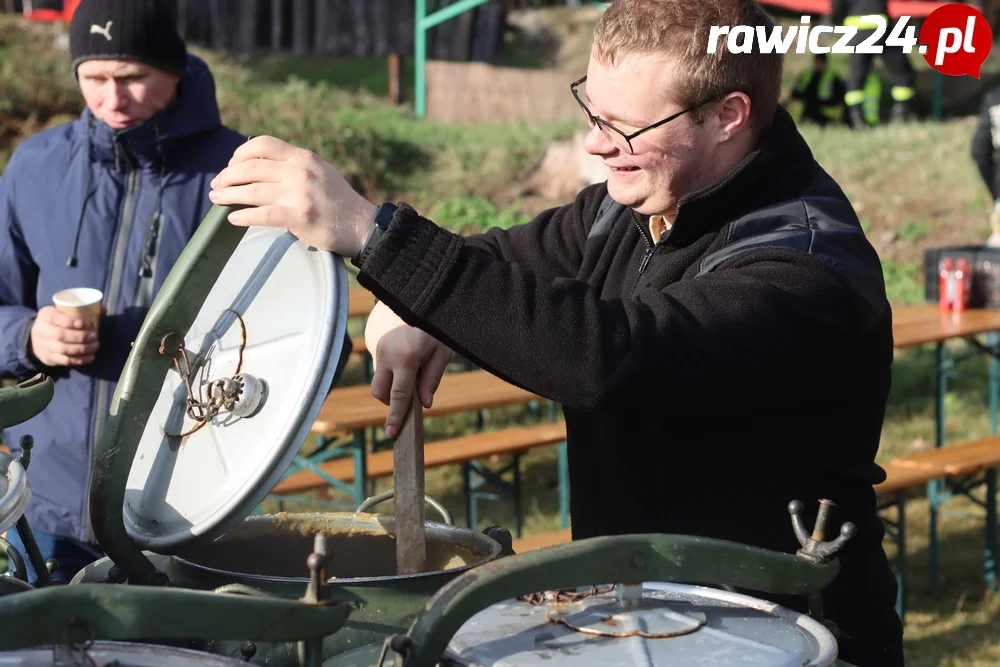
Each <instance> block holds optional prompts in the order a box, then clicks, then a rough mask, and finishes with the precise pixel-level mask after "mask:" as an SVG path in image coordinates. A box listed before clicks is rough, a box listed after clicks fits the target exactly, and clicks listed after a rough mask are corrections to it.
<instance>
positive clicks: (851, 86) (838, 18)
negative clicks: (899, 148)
mask: <svg viewBox="0 0 1000 667" xmlns="http://www.w3.org/2000/svg"><path fill="white" fill-rule="evenodd" d="M831 9H832V12H831V23H832V24H833V25H845V26H854V27H857V29H858V31H857V33H856V34H855V35H854V38H853V39H852V40H851V42H850V44H851V46H854V47H855V48H856V47H857V46H858V45H859V44H861V43H862V42H864V41H865V40H866V39H870V38H871V37H872V35H873V34H874V32H875V30H876V28H877V27H878V26H877V25H876V24H872V23H868V24H862V22H861V17H862V16H869V15H876V16H880V17H882V18H883V19H884V20H885V23H886V28H885V31H884V32H883V33H882V35H881V37H880V38H879V39H878V40H875V41H874V42H870V44H873V45H878V46H880V47H881V48H882V54H881V55H882V61H883V62H884V63H885V66H886V69H888V70H889V75H890V77H891V78H892V80H893V84H894V85H893V87H892V89H891V90H890V95H891V97H892V112H891V117H892V120H894V121H904V120H906V119H907V117H908V116H909V114H910V104H911V101H912V100H913V97H914V95H915V93H916V91H915V89H914V87H913V86H914V83H915V82H916V78H917V75H916V72H915V71H914V69H913V66H912V65H911V64H910V60H909V58H908V57H907V55H906V54H905V53H904V52H903V49H902V47H900V46H898V45H893V46H889V45H887V44H886V43H885V40H886V38H887V37H888V36H889V35H890V34H892V30H893V27H894V25H895V23H894V22H893V21H890V20H889V9H888V2H887V0H833V2H832V3H831ZM874 55H875V54H871V53H857V52H855V53H852V54H851V55H850V57H849V58H850V59H849V60H848V73H847V93H846V94H845V95H844V103H845V104H846V105H847V115H848V119H849V121H850V124H851V127H855V128H858V127H865V126H867V125H868V124H869V123H868V122H866V118H865V113H864V101H865V90H864V89H865V84H866V82H867V81H868V73H869V72H870V71H871V65H872V57H873V56H874Z"/></svg>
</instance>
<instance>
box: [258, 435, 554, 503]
mask: <svg viewBox="0 0 1000 667" xmlns="http://www.w3.org/2000/svg"><path fill="white" fill-rule="evenodd" d="M565 439H566V424H565V423H564V422H561V421H559V422H551V423H545V424H539V425H538V426H518V427H513V428H505V429H502V430H498V431H486V432H484V433H476V434H473V435H465V436H461V437H458V438H451V439H448V440H439V441H436V442H428V443H424V467H425V468H428V469H430V468H438V467H441V466H446V465H451V464H455V463H465V462H466V461H468V460H470V459H482V458H487V457H489V456H494V455H501V456H502V455H510V454H523V453H525V452H527V451H528V450H530V449H532V448H534V447H539V446H541V445H551V444H555V443H557V442H562V441H563V440H565ZM366 462H367V463H366V468H367V477H368V479H380V478H382V477H389V476H391V475H392V450H391V449H389V450H383V451H380V452H375V453H371V454H367V455H366ZM319 468H320V469H321V470H323V472H325V473H327V474H328V475H330V476H332V477H336V478H337V479H339V480H341V481H343V482H351V481H353V480H354V461H353V459H347V458H342V459H335V460H333V461H327V462H326V463H321V464H320V465H319ZM326 485H327V483H326V481H325V480H324V479H323V478H322V477H320V476H319V475H317V474H316V473H314V472H313V471H311V470H300V471H298V472H296V473H293V474H291V475H289V476H288V477H285V478H284V479H283V480H281V481H280V482H278V484H277V485H276V486H275V487H274V489H273V492H274V493H276V494H279V495H291V494H296V493H303V492H307V491H313V490H316V489H320V488H323V487H325V486H326Z"/></svg>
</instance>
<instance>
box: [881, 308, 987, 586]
mask: <svg viewBox="0 0 1000 667" xmlns="http://www.w3.org/2000/svg"><path fill="white" fill-rule="evenodd" d="M892 329H893V346H894V347H895V348H896V349H908V348H914V347H919V346H922V345H929V344H933V345H934V346H935V361H934V385H935V387H934V391H935V405H934V421H935V433H934V446H935V447H943V446H944V445H945V396H946V394H947V391H948V388H947V377H948V375H949V374H950V373H951V372H952V371H953V369H954V368H955V366H956V365H957V364H958V363H959V362H960V361H961V360H963V359H965V358H967V357H969V356H971V355H973V354H979V353H981V354H986V355H988V356H989V357H990V364H989V410H990V425H991V429H990V433H991V434H992V435H996V434H997V397H998V385H1000V383H998V378H1000V373H998V369H1000V362H998V355H1000V335H998V334H1000V310H994V309H988V308H970V309H966V310H964V311H962V312H951V311H942V310H940V309H939V308H938V307H937V305H936V304H921V305H915V306H899V307H896V308H893V326H892ZM980 338H985V342H983V341H981V340H980ZM954 340H962V341H965V342H966V343H967V344H969V345H970V346H971V347H972V348H973V350H972V351H971V352H967V353H965V354H963V355H961V356H958V355H955V356H953V355H950V354H949V352H948V349H947V343H949V342H950V341H954ZM984 483H985V486H986V497H987V502H986V503H985V509H986V521H987V525H986V528H987V535H988V537H987V561H988V563H992V562H995V561H996V557H997V554H995V553H993V554H992V555H991V554H990V553H989V552H990V551H992V550H993V549H994V546H993V545H995V544H996V539H995V535H996V533H995V531H996V507H995V505H996V503H995V501H994V498H995V496H996V491H997V484H996V470H995V469H994V470H989V471H987V472H986V473H985V479H984ZM968 490H969V489H968V488H966V489H961V490H959V491H957V492H956V491H951V490H948V489H946V488H945V482H944V481H940V480H938V481H932V482H929V483H928V489H927V498H928V502H929V504H930V521H929V531H930V534H929V540H930V542H929V545H928V556H929V563H928V567H929V578H930V583H931V585H932V586H934V585H936V584H937V581H938V549H937V547H938V540H937V519H938V513H939V509H940V506H941V505H942V504H943V503H944V502H945V501H947V500H948V499H950V498H952V497H955V496H957V495H967V496H968V493H967V492H968ZM973 500H974V501H975V502H976V503H977V504H982V503H980V502H979V501H978V500H975V499H973ZM986 578H987V584H988V585H989V587H990V588H993V589H995V588H996V583H997V582H996V579H995V577H994V575H993V568H992V566H991V565H988V566H987V577H986Z"/></svg>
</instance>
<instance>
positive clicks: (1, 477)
mask: <svg viewBox="0 0 1000 667" xmlns="http://www.w3.org/2000/svg"><path fill="white" fill-rule="evenodd" d="M30 502H31V487H30V486H28V476H27V473H25V471H24V467H23V466H22V465H21V463H20V461H18V460H17V459H15V458H14V457H13V456H11V455H10V454H7V453H6V452H0V534H3V533H5V532H7V531H8V530H9V529H11V528H13V527H14V524H15V523H17V520H18V519H20V518H21V516H23V515H24V511H25V510H26V509H28V503H30Z"/></svg>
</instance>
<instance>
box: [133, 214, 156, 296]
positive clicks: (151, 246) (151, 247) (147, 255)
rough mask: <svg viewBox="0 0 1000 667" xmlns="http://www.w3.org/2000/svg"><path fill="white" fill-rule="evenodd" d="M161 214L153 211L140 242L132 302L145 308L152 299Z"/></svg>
mask: <svg viewBox="0 0 1000 667" xmlns="http://www.w3.org/2000/svg"><path fill="white" fill-rule="evenodd" d="M162 223H163V216H162V215H160V214H159V213H157V212H155V211H154V212H153V219H152V220H151V221H150V223H149V226H148V227H147V228H146V239H145V241H143V244H142V260H141V262H140V267H139V282H138V283H137V284H136V288H135V298H134V299H133V303H134V304H135V305H136V306H137V307H139V308H145V307H146V306H148V305H149V304H150V303H152V301H153V283H154V281H155V280H156V255H157V253H158V252H159V250H160V238H161V234H160V231H161V227H162Z"/></svg>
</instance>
